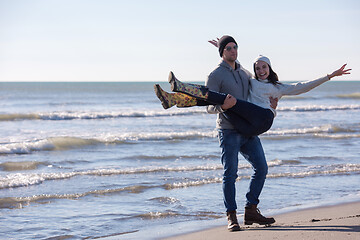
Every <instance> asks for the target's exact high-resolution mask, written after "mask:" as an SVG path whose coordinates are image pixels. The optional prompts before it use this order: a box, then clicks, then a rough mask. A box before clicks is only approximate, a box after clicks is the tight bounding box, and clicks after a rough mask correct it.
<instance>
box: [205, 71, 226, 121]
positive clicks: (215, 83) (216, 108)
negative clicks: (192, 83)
mask: <svg viewBox="0 0 360 240" xmlns="http://www.w3.org/2000/svg"><path fill="white" fill-rule="evenodd" d="M205 86H207V87H208V88H209V89H210V90H212V91H216V92H220V86H221V79H220V78H218V77H217V76H216V73H214V72H212V73H210V75H209V76H208V78H207V80H206V82H205ZM206 110H207V112H208V113H211V114H216V113H221V112H224V110H223V109H222V108H221V105H209V106H207V107H206Z"/></svg>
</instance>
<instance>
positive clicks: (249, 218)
mask: <svg viewBox="0 0 360 240" xmlns="http://www.w3.org/2000/svg"><path fill="white" fill-rule="evenodd" d="M274 222H275V219H274V218H267V217H264V216H263V215H261V213H260V210H259V209H258V208H257V205H251V206H250V207H245V214H244V223H245V225H252V224H253V223H258V224H260V225H270V224H273V223H274Z"/></svg>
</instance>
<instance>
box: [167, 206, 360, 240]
mask: <svg viewBox="0 0 360 240" xmlns="http://www.w3.org/2000/svg"><path fill="white" fill-rule="evenodd" d="M275 219H276V223H275V224H273V225H272V226H270V227H265V226H260V225H257V224H253V225H251V226H245V225H243V221H242V219H240V217H239V223H240V224H241V227H242V231H239V232H229V231H228V230H227V228H226V226H225V225H224V226H222V227H216V228H211V229H207V230H204V231H199V232H193V233H190V234H184V235H178V236H173V237H170V238H166V239H167V240H178V239H179V240H180V239H181V240H195V239H196V240H198V239H206V240H212V239H214V240H215V239H216V240H221V239H224V240H227V239H254V240H263V239H264V240H269V239H277V240H283V239H284V240H285V239H286V240H288V239H292V240H300V239H306V240H312V239H314V240H315V239H316V240H318V239H326V240H333V239H334V240H335V239H336V240H337V239H344V240H346V239H351V240H355V239H356V240H358V239H360V202H355V203H346V204H342V205H336V206H327V207H319V208H312V209H306V210H299V211H295V212H291V213H286V214H281V215H278V216H275ZM225 221H226V219H224V224H226V222H225Z"/></svg>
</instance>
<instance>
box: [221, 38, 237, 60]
mask: <svg viewBox="0 0 360 240" xmlns="http://www.w3.org/2000/svg"><path fill="white" fill-rule="evenodd" d="M237 54H238V52H237V45H236V44H235V43H234V42H229V43H228V44H226V46H225V48H224V52H223V59H224V60H225V61H228V62H235V60H236V59H237Z"/></svg>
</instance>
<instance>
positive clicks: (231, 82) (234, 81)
mask: <svg viewBox="0 0 360 240" xmlns="http://www.w3.org/2000/svg"><path fill="white" fill-rule="evenodd" d="M235 64H236V69H235V70H234V69H233V68H232V67H231V66H230V65H229V64H228V63H227V62H225V61H221V63H220V64H219V65H218V67H217V68H216V69H215V70H214V71H212V72H211V73H210V75H209V77H208V79H207V81H206V83H205V85H206V86H207V87H208V88H209V89H210V90H212V91H216V92H221V93H226V94H231V95H232V96H234V97H235V98H237V99H241V100H245V101H247V99H248V94H249V82H250V78H251V77H252V75H251V73H250V72H249V71H247V70H246V69H244V68H243V67H242V66H241V65H240V64H239V63H238V62H237V61H236V63H235ZM207 112H208V113H217V114H218V117H217V120H216V128H220V129H234V127H233V126H232V125H231V123H230V122H229V121H228V120H226V118H225V117H224V116H223V114H222V113H223V112H224V110H222V109H221V105H215V106H213V105H210V106H208V107H207Z"/></svg>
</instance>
